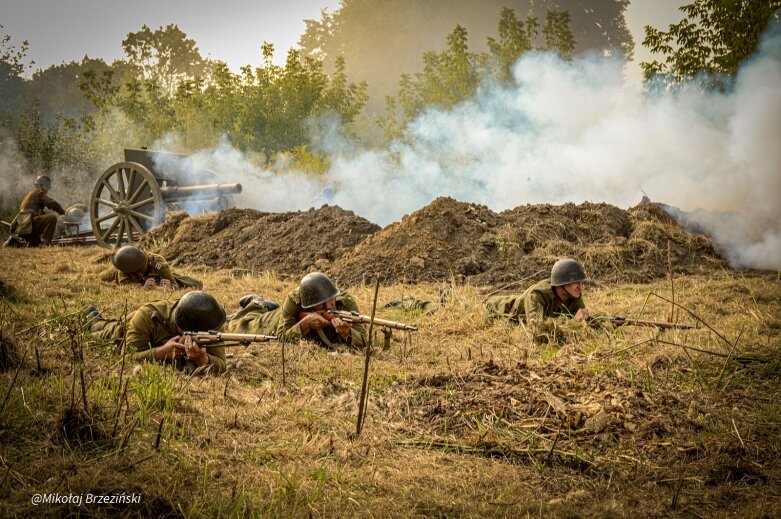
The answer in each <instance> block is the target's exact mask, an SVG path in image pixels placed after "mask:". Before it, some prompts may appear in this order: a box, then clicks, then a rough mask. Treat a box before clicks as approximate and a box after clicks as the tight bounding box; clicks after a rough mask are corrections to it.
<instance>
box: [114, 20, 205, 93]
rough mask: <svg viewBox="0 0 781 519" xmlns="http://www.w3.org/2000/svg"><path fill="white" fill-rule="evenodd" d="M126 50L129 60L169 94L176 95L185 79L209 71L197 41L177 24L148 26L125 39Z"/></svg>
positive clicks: (144, 76)
mask: <svg viewBox="0 0 781 519" xmlns="http://www.w3.org/2000/svg"><path fill="white" fill-rule="evenodd" d="M122 49H123V50H124V51H125V55H126V56H127V57H128V61H129V62H130V63H131V64H133V65H137V66H138V67H139V68H140V70H141V73H142V74H143V78H144V79H145V80H147V81H154V82H156V83H157V84H158V85H159V87H160V90H161V91H162V93H163V94H164V95H167V96H170V95H173V93H174V92H175V91H176V88H177V86H178V84H179V83H180V82H181V81H183V80H186V79H193V78H194V77H196V76H204V75H205V74H206V73H207V72H208V70H209V63H208V61H207V60H204V58H203V57H201V54H200V51H199V50H198V47H197V46H196V44H195V40H192V39H190V38H188V37H187V35H186V34H185V33H184V32H182V31H181V30H180V29H179V27H178V26H176V25H174V24H171V25H168V26H166V27H165V28H163V27H160V28H159V29H156V30H154V31H152V30H151V29H150V28H149V27H148V26H146V25H144V26H142V27H141V30H140V31H138V32H131V33H130V34H128V35H127V38H125V39H124V40H122Z"/></svg>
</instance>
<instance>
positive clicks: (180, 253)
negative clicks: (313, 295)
mask: <svg viewBox="0 0 781 519" xmlns="http://www.w3.org/2000/svg"><path fill="white" fill-rule="evenodd" d="M379 229H380V227H379V226H377V225H375V224H373V223H371V222H369V221H368V220H366V219H365V218H361V217H360V216H356V215H355V213H353V212H352V211H345V210H344V209H341V208H340V207H332V206H323V207H321V208H320V209H310V210H308V211H298V212H290V213H264V212H260V211H256V210H254V209H226V210H225V211H222V212H220V213H213V214H205V215H199V216H193V217H191V216H188V215H187V214H186V213H173V214H170V215H168V217H167V219H166V221H165V222H164V223H163V224H162V225H161V226H159V227H157V228H155V229H152V230H151V231H150V232H149V234H147V235H146V236H145V237H144V240H143V242H142V244H141V246H142V247H145V248H146V249H148V250H150V251H152V252H156V253H158V254H162V255H163V256H164V257H165V258H166V259H167V260H168V261H170V262H171V263H172V264H173V265H177V264H184V263H200V264H204V265H208V266H211V267H215V268H240V269H246V270H248V271H254V272H258V271H274V272H276V273H277V274H282V275H292V276H300V275H303V274H306V273H307V272H309V271H311V270H314V269H316V270H324V271H329V270H330V268H331V263H332V262H333V261H335V260H337V259H338V258H340V257H341V256H342V255H343V254H345V253H346V252H347V251H349V250H352V249H353V248H354V247H355V246H356V245H357V244H358V243H360V242H361V241H363V239H364V238H366V236H368V235H370V234H372V233H375V232H377V231H378V230H379Z"/></svg>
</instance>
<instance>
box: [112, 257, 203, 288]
mask: <svg viewBox="0 0 781 519" xmlns="http://www.w3.org/2000/svg"><path fill="white" fill-rule="evenodd" d="M144 254H146V258H147V260H146V269H145V270H144V271H143V272H141V271H139V272H131V273H129V274H126V273H124V272H122V271H121V270H115V269H111V270H108V271H106V272H105V273H103V274H102V275H101V279H102V280H103V281H110V282H114V283H117V284H120V285H132V284H138V285H143V284H144V282H146V280H147V279H149V278H154V280H155V281H156V282H157V283H159V282H160V280H162V279H167V280H168V281H170V282H171V286H173V287H174V288H186V287H191V288H197V289H198V290H200V289H201V288H203V283H201V282H200V281H198V280H197V279H194V278H191V277H189V276H180V275H178V274H174V273H173V272H172V271H171V267H170V266H169V265H168V262H167V261H166V260H165V258H164V257H162V256H161V255H159V254H154V253H151V252H146V253H144Z"/></svg>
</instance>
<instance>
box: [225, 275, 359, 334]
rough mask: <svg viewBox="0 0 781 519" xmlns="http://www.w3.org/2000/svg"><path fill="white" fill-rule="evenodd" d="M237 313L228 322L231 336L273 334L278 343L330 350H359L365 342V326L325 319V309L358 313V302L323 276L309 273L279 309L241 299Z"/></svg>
mask: <svg viewBox="0 0 781 519" xmlns="http://www.w3.org/2000/svg"><path fill="white" fill-rule="evenodd" d="M240 306H242V309H241V310H239V311H238V312H237V313H236V314H235V315H234V316H233V317H232V318H231V320H230V322H229V323H228V326H227V330H228V331H229V332H231V333H252V334H264V335H272V334H274V335H277V337H279V338H280V340H281V341H284V342H297V341H298V340H300V339H309V340H312V341H314V342H317V343H318V344H320V345H321V346H325V347H327V348H333V347H335V346H337V345H347V346H352V347H354V348H363V347H365V346H366V345H367V343H368V336H367V332H366V327H365V326H364V325H363V324H351V323H348V322H345V321H343V320H342V319H339V318H338V317H334V318H328V316H327V315H324V314H323V313H322V311H323V310H326V309H336V310H346V311H352V312H358V303H357V302H356V301H355V299H354V298H353V297H352V296H351V295H349V294H348V293H346V292H339V290H338V289H337V288H336V286H335V285H334V284H333V282H331V280H330V279H329V278H328V276H326V275H325V274H323V273H321V272H312V273H310V274H307V275H306V276H304V278H303V279H302V280H301V283H300V284H299V286H298V288H295V289H293V290H292V291H291V292H290V293H289V294H288V295H287V297H286V298H285V302H284V303H283V304H282V306H281V307H279V305H277V304H276V303H273V302H271V301H266V300H264V299H262V298H260V297H258V296H246V297H244V298H242V300H241V303H240Z"/></svg>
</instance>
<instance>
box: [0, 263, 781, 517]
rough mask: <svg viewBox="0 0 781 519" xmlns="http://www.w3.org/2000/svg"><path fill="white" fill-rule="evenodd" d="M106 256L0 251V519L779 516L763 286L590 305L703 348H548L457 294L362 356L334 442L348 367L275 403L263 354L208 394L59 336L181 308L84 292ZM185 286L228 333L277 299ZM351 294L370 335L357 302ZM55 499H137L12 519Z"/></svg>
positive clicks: (658, 290)
mask: <svg viewBox="0 0 781 519" xmlns="http://www.w3.org/2000/svg"><path fill="white" fill-rule="evenodd" d="M104 256H105V253H104V251H103V250H102V249H98V248H69V249H68V248H54V249H48V250H8V249H3V250H0V262H2V265H3V266H4V269H3V272H2V273H0V277H2V280H3V281H4V283H5V285H4V286H5V287H6V289H5V291H4V292H3V295H2V299H0V305H2V308H0V324H2V333H3V337H4V338H6V337H7V338H10V339H12V340H13V341H14V343H15V344H16V346H17V347H18V348H19V349H20V350H21V353H20V355H22V356H24V359H25V360H24V361H23V364H22V365H23V367H22V368H21V369H18V370H17V369H15V368H12V369H7V370H6V371H5V372H2V373H0V381H2V383H1V384H0V398H3V397H6V395H8V396H7V398H6V401H5V403H4V404H3V411H2V415H0V437H1V438H2V441H0V497H2V500H0V514H2V515H5V516H9V515H19V516H51V517H55V516H61V515H63V514H67V513H76V512H78V513H80V514H81V515H86V516H93V517H104V516H106V517H107V516H115V515H125V516H156V517H169V516H170V517H175V516H208V517H216V516H262V517H266V516H280V515H281V516H293V517H299V516H302V517H311V516H316V517H322V516H326V517H329V516H360V517H366V516H369V517H391V516H393V517H398V516H405V517H406V516H420V517H424V516H426V517H427V516H440V517H476V516H491V517H494V516H495V517H522V516H527V515H535V516H538V515H543V516H561V517H567V516H598V517H604V516H609V517H630V516H632V517H634V516H673V517H676V516H680V517H692V516H695V517H698V516H700V517H719V516H724V517H726V516H732V515H736V514H739V515H741V516H752V517H763V516H778V515H779V514H781V492H780V491H779V490H780V487H779V482H780V481H781V479H780V478H781V470H780V469H779V466H778V460H779V449H780V448H781V445H779V443H778V437H779V432H780V431H781V427H780V426H779V420H781V404H779V402H780V401H781V400H779V396H781V395H780V394H779V380H781V361H779V360H778V358H779V357H778V353H779V351H780V350H781V343H780V342H779V330H781V318H780V317H779V316H781V283H780V282H779V280H778V278H777V276H775V275H756V274H751V275H749V274H740V273H731V272H724V273H723V274H720V275H719V277H718V278H701V277H678V278H676V279H675V294H676V301H677V302H678V303H679V304H680V305H681V306H680V307H675V308H673V307H672V305H671V304H670V303H669V302H667V301H665V300H664V299H662V297H665V298H669V297H670V290H669V287H668V286H667V283H665V282H660V283H657V284H653V285H620V286H609V287H608V286H601V285H597V284H594V285H592V286H590V287H589V289H588V290H587V292H586V299H587V302H588V304H589V307H590V308H591V309H592V312H597V311H601V312H603V313H609V314H616V315H624V316H628V317H633V318H640V319H649V320H657V321H664V320H666V319H667V317H668V316H669V315H670V314H671V313H672V315H673V316H674V317H675V318H676V319H677V320H679V321H681V322H694V321H695V318H694V317H692V316H691V315H689V314H688V313H687V310H690V311H691V312H693V313H694V314H696V315H697V317H699V318H700V319H701V320H702V321H703V323H704V326H703V328H701V329H699V330H694V331H689V332H684V331H669V332H664V333H662V334H660V333H658V332H656V331H655V330H653V329H648V328H626V329H623V330H619V331H615V332H612V331H608V330H602V329H583V328H580V327H576V326H571V324H572V323H568V324H565V325H563V326H557V327H556V328H555V330H554V332H555V337H556V342H555V343H554V344H550V345H543V346H539V345H535V344H533V343H532V342H531V341H530V339H529V337H528V335H527V333H526V331H525V330H524V329H523V327H518V326H512V325H509V324H508V323H504V322H492V321H490V320H488V319H487V318H486V316H485V315H484V313H483V311H482V310H481V309H480V308H479V306H480V305H479V303H480V300H481V299H482V297H483V294H484V291H482V290H479V289H477V288H475V287H471V286H455V287H453V288H454V296H455V297H454V299H453V301H452V302H450V303H448V304H447V305H446V307H445V308H444V309H443V310H441V311H439V312H437V313H435V314H433V315H422V314H420V313H416V312H412V311H404V310H382V311H381V312H380V316H381V317H384V318H389V319H395V320H402V321H406V322H414V323H416V324H418V325H419V326H420V331H419V332H418V333H416V334H415V335H414V337H413V338H412V341H411V343H408V342H406V341H405V340H404V337H403V336H401V335H398V334H397V335H396V336H395V338H394V341H393V342H392V347H391V349H390V350H388V351H382V352H378V353H377V354H376V355H375V356H374V357H373V359H372V364H371V378H370V397H369V405H368V415H367V420H366V423H365V426H364V430H363V433H362V434H361V436H360V437H359V438H357V439H352V434H353V432H354V430H355V419H356V415H357V409H358V406H357V398H358V393H359V390H360V383H361V377H362V369H363V357H362V356H360V355H353V354H348V353H338V354H335V353H329V352H327V351H325V350H323V349H320V348H318V347H316V346H314V345H312V344H308V343H305V344H298V345H289V346H287V348H286V354H285V369H286V372H285V377H284V381H285V383H284V384H283V376H282V364H281V346H280V345H279V344H271V343H269V344H263V345H255V346H251V347H250V348H248V349H243V348H236V349H233V350H232V351H231V352H230V353H232V355H233V356H232V358H231V359H229V364H230V369H229V372H228V373H227V374H226V375H224V376H221V377H194V378H189V377H187V376H185V375H183V374H180V373H171V372H169V371H167V370H164V369H161V368H159V367H156V366H147V367H145V368H142V369H140V368H139V367H137V366H133V365H127V366H125V367H124V369H123V368H122V359H120V358H119V357H118V356H117V355H116V354H115V353H114V352H113V350H112V348H111V346H110V345H107V344H102V343H100V342H99V341H96V340H95V339H92V338H90V337H89V336H87V337H86V338H85V337H84V336H82V335H81V334H80V333H77V330H78V327H79V326H81V325H83V322H81V321H80V320H81V319H82V318H81V317H80V315H79V311H80V310H82V309H83V308H85V307H86V306H88V305H90V304H94V305H95V306H97V307H98V308H100V309H101V310H102V311H103V312H104V313H106V314H108V315H114V316H117V315H120V314H122V313H124V312H125V311H126V310H132V309H134V308H135V307H137V306H138V305H140V304H142V303H144V302H146V301H148V300H151V299H153V298H164V297H177V296H179V295H180V293H176V292H175V293H173V294H171V293H165V292H151V293H150V292H145V291H143V290H139V289H135V288H128V287H116V286H111V285H108V284H104V283H101V282H99V281H97V277H98V274H99V273H100V272H101V271H103V270H104V269H105V268H106V263H105V262H104V261H101V258H104ZM182 273H184V274H188V275H192V276H194V277H197V278H199V279H202V280H203V281H204V286H205V289H206V290H208V291H209V292H211V293H212V294H214V295H215V296H216V297H217V298H218V299H219V300H220V301H221V302H222V303H223V304H224V305H225V307H226V310H227V311H228V312H231V311H233V310H235V309H236V308H237V305H238V299H239V298H240V297H241V296H242V295H245V294H248V293H255V294H261V295H264V296H266V297H267V298H271V299H275V300H278V301H279V300H281V299H282V298H283V297H284V295H285V294H286V293H287V291H288V290H290V289H291V288H293V287H294V286H295V282H294V281H292V280H289V279H280V278H278V277H276V276H274V275H271V274H266V273H247V272H246V271H242V270H220V271H217V272H210V271H209V270H207V269H204V268H199V267H193V268H190V269H183V270H182ZM529 283H531V280H530V281H529ZM438 290H439V287H438V286H434V285H394V286H390V287H381V289H380V302H384V301H387V300H390V299H398V298H400V297H402V296H406V295H413V296H415V297H418V298H424V299H433V300H435V299H436V298H437V297H438ZM513 290H520V288H516V289H513ZM350 292H351V293H352V294H353V295H355V296H356V297H357V299H358V301H359V303H360V305H361V308H362V309H364V311H365V312H366V313H368V312H369V310H370V308H371V298H372V295H373V286H371V285H370V284H367V285H366V286H358V287H352V288H350ZM658 296H662V297H658ZM681 307H682V308H681ZM708 327H711V328H712V329H709V328H708ZM379 341H380V339H379V338H378V342H379ZM80 347H84V348H85V349H84V351H83V361H82V360H81V358H80V356H79V355H80V351H81V350H80V349H79V348H80ZM695 348H696V349H695ZM700 350H706V351H708V352H711V353H704V352H703V351H700ZM752 358H754V359H757V360H751V359H752ZM600 412H601V413H602V414H600ZM55 491H56V492H60V493H64V494H68V493H87V492H92V493H101V494H108V493H122V492H125V493H126V494H130V493H133V492H140V493H141V494H142V496H143V498H142V503H141V505H122V506H119V505H113V506H110V507H98V506H92V507H86V506H82V507H81V508H78V509H77V508H68V507H67V506H66V505H61V506H53V505H41V506H39V507H32V506H31V505H30V504H29V502H30V498H31V496H32V494H34V493H45V492H55Z"/></svg>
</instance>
